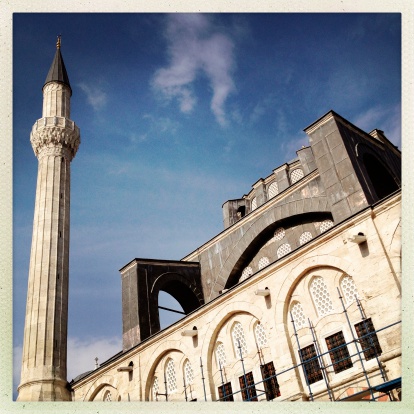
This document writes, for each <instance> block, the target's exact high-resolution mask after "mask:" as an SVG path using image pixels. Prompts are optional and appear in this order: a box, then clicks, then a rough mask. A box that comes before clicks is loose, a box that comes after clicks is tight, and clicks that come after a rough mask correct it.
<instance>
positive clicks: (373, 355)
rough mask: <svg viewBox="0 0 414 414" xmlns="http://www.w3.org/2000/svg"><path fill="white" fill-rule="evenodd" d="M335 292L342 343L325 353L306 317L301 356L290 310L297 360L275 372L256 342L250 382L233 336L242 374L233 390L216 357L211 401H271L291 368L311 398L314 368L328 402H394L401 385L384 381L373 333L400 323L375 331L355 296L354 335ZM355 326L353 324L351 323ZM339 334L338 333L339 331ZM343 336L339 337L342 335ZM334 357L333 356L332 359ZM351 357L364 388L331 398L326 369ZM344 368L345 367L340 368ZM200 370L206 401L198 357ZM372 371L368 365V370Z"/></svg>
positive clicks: (346, 363)
mask: <svg viewBox="0 0 414 414" xmlns="http://www.w3.org/2000/svg"><path fill="white" fill-rule="evenodd" d="M338 295H339V299H340V301H341V304H342V309H343V313H344V315H345V317H346V321H347V324H348V327H349V331H350V332H351V335H352V339H351V340H350V341H348V342H346V341H345V340H343V342H341V343H340V345H338V346H333V347H331V348H329V347H328V348H329V349H328V351H326V352H322V350H321V347H320V345H319V342H318V340H317V336H316V333H315V328H314V326H313V324H312V322H311V321H310V319H308V325H309V330H310V333H311V336H312V341H313V342H312V345H313V351H314V352H313V354H312V356H310V357H309V355H308V356H306V355H304V353H303V352H302V351H303V348H301V345H300V340H299V335H298V333H297V329H296V326H295V321H294V318H293V315H292V313H290V316H291V323H292V326H293V332H294V336H295V339H296V345H297V351H298V357H299V361H300V362H299V363H298V364H296V365H295V364H294V365H292V366H290V367H289V368H287V369H285V370H283V371H279V372H277V373H276V370H275V368H274V367H273V363H271V364H272V367H270V369H269V367H268V366H267V365H268V364H265V363H264V359H263V355H262V352H261V349H260V347H259V346H258V345H257V344H256V346H257V350H258V356H259V363H260V370H261V373H262V378H263V379H262V380H261V381H253V376H252V375H249V374H251V373H246V370H245V364H244V358H243V352H242V347H241V345H240V341H239V339H237V344H238V345H237V348H238V351H239V362H240V365H241V369H242V372H243V375H242V376H241V377H240V378H239V381H240V389H239V390H237V391H233V390H232V389H231V382H227V383H225V380H224V375H223V372H224V367H223V366H222V363H221V361H220V360H218V366H219V372H220V379H221V385H220V386H218V388H217V389H218V392H219V398H217V399H215V400H213V401H217V402H219V401H221V402H223V401H234V397H235V396H236V395H238V394H241V397H242V398H241V399H242V400H243V401H258V400H259V397H261V396H266V400H267V401H272V400H274V399H275V398H276V397H278V396H280V395H281V394H280V387H279V382H278V379H280V377H281V376H282V375H284V374H286V373H288V372H290V371H292V370H296V369H300V370H302V372H303V377H304V379H305V383H306V388H307V391H308V393H307V394H308V396H307V398H308V400H310V401H314V400H315V398H314V393H313V392H312V383H313V382H315V381H311V380H310V379H312V377H313V376H314V374H315V370H317V372H318V373H319V374H320V375H319V374H318V375H319V376H318V377H317V378H318V381H319V380H323V381H324V384H325V388H324V389H322V390H321V388H320V386H319V387H318V394H322V393H324V392H326V394H327V396H328V398H329V400H330V401H332V402H340V401H378V400H379V399H380V398H382V397H387V398H388V400H389V401H395V400H397V399H396V398H395V396H394V395H393V393H392V391H393V390H398V389H400V388H401V377H399V378H394V379H392V380H388V379H387V377H386V374H385V371H384V367H383V365H382V363H381V361H380V358H379V356H380V354H381V352H382V351H381V348H380V345H379V342H378V339H377V333H378V332H381V331H384V330H386V329H389V328H391V327H393V326H395V325H397V324H400V323H401V321H397V322H394V323H391V324H389V325H387V326H384V327H381V328H380V329H377V330H375V329H374V327H373V325H372V322H371V320H370V318H367V315H366V314H365V311H364V309H363V307H362V304H361V302H360V300H359V298H358V297H357V296H355V301H356V304H357V307H358V309H359V312H360V315H361V322H360V323H358V324H357V325H358V328H359V331H358V332H357V336H356V335H355V334H354V330H353V329H352V324H351V321H350V319H349V316H348V311H347V309H346V307H345V304H344V301H343V298H342V296H341V293H340V291H339V289H338ZM355 328H356V325H355ZM341 333H342V332H341ZM342 339H343V337H342ZM348 346H352V347H353V348H354V351H351V353H349V351H348ZM325 355H329V356H330V359H331V363H330V364H326V362H325V361H326V359H327V358H323V357H324V356H325ZM332 356H334V358H332ZM354 357H357V362H358V363H359V364H360V366H361V372H362V376H363V378H364V380H363V381H364V382H365V383H366V387H364V389H363V390H362V391H359V392H355V393H353V394H351V395H348V396H347V397H343V398H335V397H334V392H333V388H332V386H331V384H330V380H329V375H328V373H329V370H332V371H333V372H335V373H336V372H337V371H336V370H341V371H344V370H346V369H347V367H349V364H350V366H353V362H352V360H353V359H354ZM338 358H339V359H338ZM364 359H365V362H366V361H367V360H368V359H375V360H376V365H377V367H378V371H379V374H380V377H381V380H382V382H381V383H380V384H376V385H372V384H371V380H372V378H371V379H370V378H369V376H368V371H367V368H366V366H365V362H364ZM344 367H345V368H344ZM200 370H201V380H202V383H203V392H204V401H207V393H206V384H205V377H204V370H203V362H202V358H201V357H200ZM370 370H371V371H372V367H371V369H370ZM164 384H165V393H163V394H161V393H158V392H157V393H156V396H157V397H158V395H162V396H165V399H166V401H168V392H167V381H166V378H165V374H164ZM183 386H184V395H185V400H186V401H188V396H187V388H188V386H189V385H188V384H186V381H185V377H183ZM157 399H158V398H157ZM190 401H196V399H193V400H190Z"/></svg>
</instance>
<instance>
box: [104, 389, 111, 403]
mask: <svg viewBox="0 0 414 414" xmlns="http://www.w3.org/2000/svg"><path fill="white" fill-rule="evenodd" d="M104 401H106V402H111V401H112V395H111V391H107V392H106V393H105V398H104Z"/></svg>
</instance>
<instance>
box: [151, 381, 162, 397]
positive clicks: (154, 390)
mask: <svg viewBox="0 0 414 414" xmlns="http://www.w3.org/2000/svg"><path fill="white" fill-rule="evenodd" d="M159 389H160V387H159V384H158V377H155V378H154V382H153V384H152V399H153V400H157V398H158V397H157V393H158V390H159Z"/></svg>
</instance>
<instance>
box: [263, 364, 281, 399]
mask: <svg viewBox="0 0 414 414" xmlns="http://www.w3.org/2000/svg"><path fill="white" fill-rule="evenodd" d="M260 371H261V373H262V379H263V381H264V382H263V384H264V388H265V392H266V400H267V401H270V400H273V399H274V398H276V397H280V387H279V383H278V382H277V378H276V370H275V366H274V365H273V362H272V361H271V362H268V363H267V364H264V365H260Z"/></svg>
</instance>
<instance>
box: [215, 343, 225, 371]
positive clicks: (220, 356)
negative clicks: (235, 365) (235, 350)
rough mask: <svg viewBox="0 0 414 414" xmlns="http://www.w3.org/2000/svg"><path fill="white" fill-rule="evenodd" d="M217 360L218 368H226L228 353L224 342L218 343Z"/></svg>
mask: <svg viewBox="0 0 414 414" xmlns="http://www.w3.org/2000/svg"><path fill="white" fill-rule="evenodd" d="M216 360H217V366H218V367H219V366H220V365H221V366H222V367H224V365H226V352H225V350H224V345H223V343H222V342H217V345H216Z"/></svg>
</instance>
